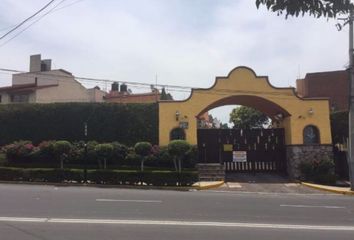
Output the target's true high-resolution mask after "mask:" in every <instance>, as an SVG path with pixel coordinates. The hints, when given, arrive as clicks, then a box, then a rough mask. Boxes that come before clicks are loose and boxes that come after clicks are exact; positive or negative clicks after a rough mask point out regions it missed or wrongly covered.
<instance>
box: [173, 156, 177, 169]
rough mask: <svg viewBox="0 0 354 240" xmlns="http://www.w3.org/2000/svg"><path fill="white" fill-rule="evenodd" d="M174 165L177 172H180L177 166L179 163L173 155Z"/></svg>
mask: <svg viewBox="0 0 354 240" xmlns="http://www.w3.org/2000/svg"><path fill="white" fill-rule="evenodd" d="M173 165H174V166H175V170H176V172H178V167H177V163H176V157H173Z"/></svg>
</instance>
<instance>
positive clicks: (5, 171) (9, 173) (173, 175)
mask: <svg viewBox="0 0 354 240" xmlns="http://www.w3.org/2000/svg"><path fill="white" fill-rule="evenodd" d="M87 173H88V175H87V178H88V180H89V181H90V182H91V183H97V184H118V185H119V184H124V185H127V184H129V185H137V184H141V183H142V182H144V183H145V184H147V185H152V186H177V185H179V186H190V185H192V184H193V183H194V182H196V181H198V174H197V172H182V173H177V172H171V171H150V172H140V171H119V170H88V172H87ZM0 180H2V181H33V182H82V181H83V171H82V170H79V169H53V168H28V169H22V168H5V167H0Z"/></svg>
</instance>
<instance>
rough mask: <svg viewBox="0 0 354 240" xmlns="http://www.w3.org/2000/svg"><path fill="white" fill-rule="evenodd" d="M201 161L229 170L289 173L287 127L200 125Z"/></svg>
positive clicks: (199, 148) (198, 136)
mask: <svg viewBox="0 0 354 240" xmlns="http://www.w3.org/2000/svg"><path fill="white" fill-rule="evenodd" d="M197 138H198V150H199V162H200V163H220V164H224V165H225V170H226V172H250V173H256V172H278V173H286V150H285V140H284V129H283V128H276V129H247V130H245V129H198V130H197Z"/></svg>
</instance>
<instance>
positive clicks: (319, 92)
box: [296, 70, 350, 111]
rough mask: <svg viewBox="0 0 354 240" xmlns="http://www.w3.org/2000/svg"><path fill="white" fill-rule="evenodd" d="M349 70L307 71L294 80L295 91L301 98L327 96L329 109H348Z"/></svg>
mask: <svg viewBox="0 0 354 240" xmlns="http://www.w3.org/2000/svg"><path fill="white" fill-rule="evenodd" d="M349 82H350V81H349V71H347V70H340V71H330V72H316V73H307V74H306V76H305V78H304V79H298V80H296V91H297V94H298V96H299V97H302V98H317V97H328V98H329V104H330V108H331V111H348V108H349V105H348V104H349Z"/></svg>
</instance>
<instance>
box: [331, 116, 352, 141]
mask: <svg viewBox="0 0 354 240" xmlns="http://www.w3.org/2000/svg"><path fill="white" fill-rule="evenodd" d="M348 120H349V116H348V112H334V113H331V132H332V141H333V143H334V144H336V143H341V144H344V143H345V142H347V139H348V132H349V126H348V122H349V121H348Z"/></svg>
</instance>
